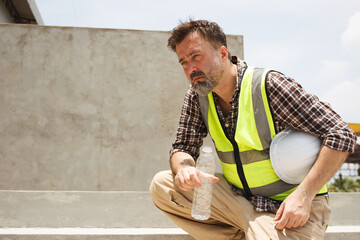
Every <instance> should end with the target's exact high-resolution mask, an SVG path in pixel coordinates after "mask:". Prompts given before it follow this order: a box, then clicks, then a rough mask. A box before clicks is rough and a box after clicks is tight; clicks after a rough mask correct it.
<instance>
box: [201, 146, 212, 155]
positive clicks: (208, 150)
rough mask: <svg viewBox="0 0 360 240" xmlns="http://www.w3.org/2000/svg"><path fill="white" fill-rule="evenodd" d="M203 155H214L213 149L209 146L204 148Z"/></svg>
mask: <svg viewBox="0 0 360 240" xmlns="http://www.w3.org/2000/svg"><path fill="white" fill-rule="evenodd" d="M202 151H203V153H212V148H211V147H209V146H204V147H202Z"/></svg>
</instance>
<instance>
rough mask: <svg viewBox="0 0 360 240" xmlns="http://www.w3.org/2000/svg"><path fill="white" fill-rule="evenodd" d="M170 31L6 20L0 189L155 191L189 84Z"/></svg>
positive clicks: (1, 28) (234, 46) (237, 39)
mask: <svg viewBox="0 0 360 240" xmlns="http://www.w3.org/2000/svg"><path fill="white" fill-rule="evenodd" d="M168 37H169V34H168V33H167V32H152V31H135V30H116V29H93V28H91V29H90V28H69V27H48V26H35V25H34V26H31V25H14V24H0V46H1V49H0V136H1V138H0V189H5V190H6V189H14V190H90V191H93V190H106V191H108V190H122V191H127V190H133V191H144V190H145V191H146V190H148V186H149V183H150V181H151V179H152V177H153V175H154V174H155V173H156V172H158V171H160V170H163V169H168V168H169V166H168V151H169V149H170V146H171V142H172V141H173V139H174V137H175V132H176V127H177V123H178V119H179V114H180V107H181V104H182V101H183V97H184V94H185V91H186V89H187V87H188V83H187V80H186V78H185V76H184V74H183V72H182V69H181V66H180V65H179V63H178V60H177V57H176V55H175V54H174V53H172V52H171V51H170V50H169V49H168V48H167V46H166V44H167V39H168ZM228 38H229V49H230V51H231V52H232V54H233V55H238V56H241V57H242V56H243V42H242V36H228Z"/></svg>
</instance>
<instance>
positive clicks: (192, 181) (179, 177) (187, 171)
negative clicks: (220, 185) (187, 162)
mask: <svg viewBox="0 0 360 240" xmlns="http://www.w3.org/2000/svg"><path fill="white" fill-rule="evenodd" d="M201 179H209V180H211V181H212V182H213V183H216V182H218V181H219V178H217V177H215V176H213V175H210V174H207V173H203V172H200V171H199V170H198V169H196V168H195V167H192V166H189V167H184V168H181V169H180V170H179V171H178V172H177V174H176V176H175V184H176V185H177V186H178V187H179V188H180V189H181V190H183V191H191V190H193V188H194V187H198V188H200V187H201Z"/></svg>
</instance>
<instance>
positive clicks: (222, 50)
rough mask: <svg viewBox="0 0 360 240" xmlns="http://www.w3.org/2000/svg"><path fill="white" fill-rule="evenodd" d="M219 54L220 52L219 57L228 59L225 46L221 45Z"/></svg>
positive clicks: (224, 59)
mask: <svg viewBox="0 0 360 240" xmlns="http://www.w3.org/2000/svg"><path fill="white" fill-rule="evenodd" d="M220 54H221V59H222V60H223V61H227V60H228V55H229V51H228V49H227V48H226V47H225V46H221V47H220Z"/></svg>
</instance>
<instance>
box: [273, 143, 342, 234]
mask: <svg viewBox="0 0 360 240" xmlns="http://www.w3.org/2000/svg"><path fill="white" fill-rule="evenodd" d="M347 155H348V153H347V152H341V151H337V150H333V149H331V148H329V147H327V146H323V147H322V148H321V150H320V153H319V155H318V158H317V160H316V162H315V164H314V166H313V167H312V168H311V170H310V171H309V173H308V174H307V175H306V177H305V178H304V180H303V181H302V182H301V184H300V185H299V186H298V188H297V189H296V190H295V191H294V192H293V193H291V194H290V195H289V196H288V197H287V198H286V199H285V201H284V202H283V203H282V204H281V206H280V208H279V210H278V211H277V213H276V216H275V218H274V220H275V221H278V223H277V225H276V228H277V229H279V230H281V229H283V228H297V227H301V226H304V225H305V224H306V222H307V220H308V219H309V217H310V210H311V202H312V200H313V199H314V197H315V196H316V194H317V193H318V192H319V190H320V189H321V187H322V186H323V185H324V184H326V183H327V181H329V180H330V178H331V177H332V176H333V175H334V174H335V173H336V171H337V170H338V169H339V168H340V167H341V165H342V164H343V162H344V161H345V159H346V157H347Z"/></svg>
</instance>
